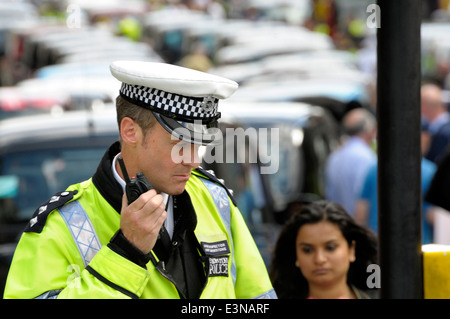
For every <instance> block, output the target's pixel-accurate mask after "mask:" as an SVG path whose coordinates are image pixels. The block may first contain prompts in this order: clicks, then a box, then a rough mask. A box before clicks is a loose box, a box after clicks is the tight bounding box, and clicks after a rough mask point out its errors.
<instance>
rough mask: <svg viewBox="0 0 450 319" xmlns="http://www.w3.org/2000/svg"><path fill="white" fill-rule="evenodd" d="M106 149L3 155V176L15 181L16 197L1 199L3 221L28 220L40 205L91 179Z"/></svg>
mask: <svg viewBox="0 0 450 319" xmlns="http://www.w3.org/2000/svg"><path fill="white" fill-rule="evenodd" d="M104 152H105V147H103V146H98V147H77V148H74V147H59V148H53V149H40V150H32V151H31V150H28V151H17V152H11V153H7V154H2V156H1V157H2V158H1V168H0V172H1V175H2V176H10V177H13V178H15V179H16V180H17V181H18V182H17V186H16V187H17V190H16V192H11V193H14V196H12V197H10V198H2V199H0V221H9V222H13V221H23V220H28V219H29V218H30V217H31V216H32V214H33V212H34V211H35V210H36V209H37V208H38V207H39V205H40V204H41V203H43V202H45V201H46V200H47V199H49V198H50V197H51V196H52V195H53V194H55V193H56V192H58V191H63V190H65V189H66V188H67V187H68V186H69V185H71V184H74V183H78V182H82V181H84V180H86V179H88V178H90V177H91V176H92V175H93V173H94V172H95V170H96V169H97V166H98V163H99V162H100V160H101V158H102V156H103V154H104Z"/></svg>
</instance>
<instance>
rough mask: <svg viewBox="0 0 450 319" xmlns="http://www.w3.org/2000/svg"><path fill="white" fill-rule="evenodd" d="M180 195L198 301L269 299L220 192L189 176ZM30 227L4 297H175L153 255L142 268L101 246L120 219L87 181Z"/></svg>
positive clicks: (237, 220)
mask: <svg viewBox="0 0 450 319" xmlns="http://www.w3.org/2000/svg"><path fill="white" fill-rule="evenodd" d="M186 191H187V192H188V194H189V197H190V199H191V202H192V205H193V207H194V210H195V212H196V215H197V225H196V228H195V230H194V234H195V237H196V239H197V241H198V243H199V247H202V249H200V248H199V250H198V251H199V254H200V250H203V254H204V256H203V258H204V260H205V263H204V271H205V275H206V277H207V278H206V284H205V287H204V288H203V290H202V292H201V295H200V298H245V299H247V298H276V295H275V292H274V290H273V289H272V285H271V283H270V280H269V277H268V274H267V270H266V267H265V265H264V262H263V260H262V258H261V256H260V254H259V251H258V249H257V247H256V245H255V243H254V241H253V238H252V236H251V234H250V232H249V231H248V228H247V226H246V224H245V222H244V220H243V218H242V216H241V214H240V212H239V210H238V208H237V207H236V206H234V205H233V203H232V202H231V201H230V198H229V196H227V193H226V192H224V188H223V187H222V186H220V185H218V184H217V183H215V182H213V181H211V180H208V179H207V178H206V177H205V176H204V175H202V174H200V173H199V172H195V171H193V173H192V175H191V178H190V179H189V181H188V182H187V184H186ZM30 225H31V226H30V227H31V229H32V230H33V227H35V228H37V229H38V231H28V232H24V233H23V235H22V237H21V239H20V241H19V244H18V246H17V249H16V252H15V254H14V257H13V261H12V264H11V268H10V272H9V274H8V279H7V283H6V288H5V292H4V296H5V298H37V297H39V298H49V297H57V298H130V297H131V298H167V299H168V298H180V294H179V291H178V290H177V288H176V286H175V285H174V283H173V282H172V280H171V277H170V275H169V274H168V273H167V272H166V271H165V269H164V265H163V263H161V262H159V261H158V258H157V256H156V255H155V254H153V255H152V260H151V261H149V262H148V263H147V265H146V269H145V268H144V267H141V266H139V265H137V264H135V263H134V262H132V261H130V260H128V259H127V258H125V257H122V256H121V255H119V254H118V253H116V252H114V251H113V250H112V249H110V247H108V245H107V244H108V243H109V242H110V239H111V237H112V236H113V235H114V234H115V233H116V231H117V230H118V229H119V226H120V214H118V212H117V209H114V208H113V207H112V206H111V204H110V203H109V202H108V201H107V200H106V199H105V198H104V197H103V196H102V195H101V193H100V192H99V189H98V188H97V187H96V185H95V183H93V181H92V178H91V179H89V180H87V181H85V182H82V183H80V184H76V185H72V186H70V187H69V188H68V189H67V190H66V191H65V192H61V193H58V194H56V195H55V196H53V197H52V198H51V199H50V200H49V201H48V202H47V203H45V204H44V205H42V206H41V207H40V208H39V209H38V210H37V212H36V213H35V216H34V217H33V218H32V220H31V221H30ZM172 244H174V243H172Z"/></svg>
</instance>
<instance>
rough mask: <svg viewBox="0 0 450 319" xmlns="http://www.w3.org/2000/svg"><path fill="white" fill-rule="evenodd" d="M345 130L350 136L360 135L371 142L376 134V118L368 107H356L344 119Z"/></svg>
mask: <svg viewBox="0 0 450 319" xmlns="http://www.w3.org/2000/svg"><path fill="white" fill-rule="evenodd" d="M342 125H343V127H344V131H345V133H346V134H347V135H349V136H358V137H360V138H362V139H363V140H365V141H366V142H367V143H370V142H371V141H372V140H373V139H374V138H375V136H376V127H377V123H376V118H375V116H374V115H373V114H372V113H371V112H369V111H368V110H366V109H363V108H356V109H353V110H351V111H349V112H348V113H347V114H346V115H345V116H344V118H343V119H342Z"/></svg>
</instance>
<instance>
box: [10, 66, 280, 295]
mask: <svg viewBox="0 0 450 319" xmlns="http://www.w3.org/2000/svg"><path fill="white" fill-rule="evenodd" d="M110 68H111V72H112V74H113V76H114V77H115V78H117V79H118V80H119V81H121V82H122V86H121V89H120V95H119V96H118V97H117V101H116V107H117V118H118V124H119V132H120V141H118V142H116V143H114V144H113V145H112V146H110V148H109V149H108V150H107V151H106V153H105V155H104V157H103V159H102V160H101V162H100V164H99V166H98V169H97V171H96V173H95V174H94V176H93V177H92V178H91V179H89V180H87V181H84V182H81V183H79V184H75V185H72V186H70V187H69V188H68V189H67V190H66V191H63V192H59V193H57V194H55V195H54V196H53V197H52V198H51V199H50V200H48V201H47V202H46V203H44V204H43V205H42V206H40V207H39V208H38V209H37V210H36V212H35V214H34V215H33V217H32V219H31V220H30V223H29V225H28V226H27V228H26V229H25V232H24V233H23V235H22V237H21V239H20V241H19V244H18V246H17V249H16V252H15V254H14V258H13V261H12V264H11V268H10V272H9V274H8V279H7V284H6V289H5V293H4V296H5V297H6V298H189V299H193V298H272V297H276V295H275V293H274V291H273V289H272V286H271V283H270V280H269V277H268V275H267V271H266V268H265V265H264V263H263V260H262V258H261V256H260V254H259V252H258V249H257V247H256V245H255V243H254V241H253V239H252V237H251V235H250V232H249V231H248V229H247V227H246V225H245V222H244V220H243V218H242V216H241V214H240V212H239V210H238V208H237V207H236V205H235V202H234V199H233V197H232V195H231V194H230V192H229V191H228V189H226V187H225V186H224V185H223V184H222V183H221V182H220V180H218V179H217V178H215V177H214V175H212V174H210V173H208V172H206V171H204V170H202V169H201V168H200V167H199V159H198V157H197V151H198V147H199V145H201V144H208V143H213V142H215V141H217V138H218V134H217V133H218V128H217V120H218V118H219V117H220V113H219V112H218V111H217V108H218V101H219V99H224V98H227V97H228V96H230V95H231V94H232V93H233V92H234V91H235V90H236V89H237V83H235V82H233V81H230V80H228V79H224V78H221V77H218V76H214V75H210V74H206V73H203V72H198V71H194V70H190V69H186V68H182V67H178V66H174V65H169V64H164V63H152V62H136V61H117V62H114V63H113V64H111V67H110ZM122 159H123V165H122V166H121V165H120V164H121V162H120V161H121V160H122ZM139 173H142V174H143V175H144V176H145V177H146V178H147V180H148V182H149V184H148V185H147V188H145V189H144V190H143V191H141V192H140V193H139V192H138V194H137V196H136V197H137V198H136V199H135V200H134V201H133V200H130V199H131V198H129V197H131V195H130V193H129V192H128V191H127V190H128V189H129V186H127V182H128V181H129V179H130V178H132V177H135V176H136V177H137V176H140V174H139ZM127 175H128V179H127ZM128 184H129V183H128ZM148 189H149V190H148ZM127 194H128V196H127Z"/></svg>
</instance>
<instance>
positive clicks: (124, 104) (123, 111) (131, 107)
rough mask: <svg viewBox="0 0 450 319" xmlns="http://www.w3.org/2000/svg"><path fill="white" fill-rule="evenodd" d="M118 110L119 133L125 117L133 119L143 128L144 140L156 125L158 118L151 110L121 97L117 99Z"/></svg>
mask: <svg viewBox="0 0 450 319" xmlns="http://www.w3.org/2000/svg"><path fill="white" fill-rule="evenodd" d="M116 110H117V124H118V126H119V131H120V122H122V120H123V119H124V118H125V117H129V118H131V119H132V120H133V121H135V122H136V123H137V124H138V125H139V126H140V127H141V129H142V132H143V134H144V138H145V137H146V135H147V133H148V131H149V129H151V128H152V127H153V125H155V123H156V118H155V117H154V116H153V113H152V112H151V111H150V110H147V109H145V108H143V107H141V106H138V105H136V104H133V103H131V102H129V101H128V100H126V99H124V98H123V97H122V96H120V95H119V96H117V98H116ZM120 140H122V138H120Z"/></svg>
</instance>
